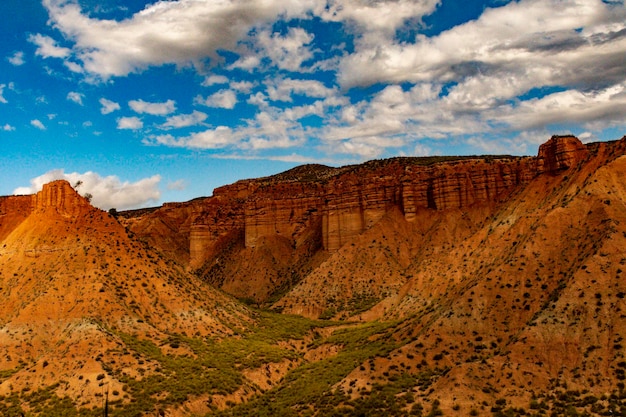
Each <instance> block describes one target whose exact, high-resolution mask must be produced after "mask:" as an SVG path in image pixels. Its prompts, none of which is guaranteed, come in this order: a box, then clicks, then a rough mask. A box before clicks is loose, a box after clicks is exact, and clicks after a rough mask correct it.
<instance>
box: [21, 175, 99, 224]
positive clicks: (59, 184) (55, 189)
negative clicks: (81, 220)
mask: <svg viewBox="0 0 626 417" xmlns="http://www.w3.org/2000/svg"><path fill="white" fill-rule="evenodd" d="M33 207H34V208H35V210H55V211H56V212H58V213H59V214H61V215H64V216H77V215H79V214H81V213H84V212H86V211H88V210H91V209H92V206H91V204H89V201H88V200H87V199H86V198H85V197H82V196H81V195H80V194H78V193H77V192H76V190H75V189H73V188H72V186H71V185H70V184H69V183H68V182H67V181H64V180H59V181H53V182H51V183H48V184H45V185H44V186H43V188H42V190H41V191H40V192H38V193H37V194H35V195H34V197H33Z"/></svg>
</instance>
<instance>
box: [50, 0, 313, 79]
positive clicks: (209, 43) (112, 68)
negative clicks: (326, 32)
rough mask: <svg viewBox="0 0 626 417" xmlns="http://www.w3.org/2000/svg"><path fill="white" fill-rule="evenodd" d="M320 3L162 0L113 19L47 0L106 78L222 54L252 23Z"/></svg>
mask: <svg viewBox="0 0 626 417" xmlns="http://www.w3.org/2000/svg"><path fill="white" fill-rule="evenodd" d="M315 3H316V1H315V0H294V1H288V2H285V1H283V0H268V1H263V2H249V1H245V0H232V1H228V2H204V1H195V0H179V1H168V2H165V1H163V2H156V3H153V4H150V5H147V6H146V8H145V9H144V10H142V11H140V12H138V13H136V14H134V15H133V16H132V17H130V18H129V19H126V20H123V21H114V20H99V19H96V18H91V17H89V16H88V15H87V14H86V13H84V12H83V11H82V10H81V8H80V6H79V5H78V4H77V2H74V1H67V0H43V5H44V6H45V7H46V9H47V10H48V14H49V16H50V20H51V21H52V22H53V24H54V26H55V27H56V28H57V29H58V30H60V31H61V32H62V33H63V34H64V35H65V36H66V37H67V38H69V39H71V40H72V41H73V53H74V55H75V56H76V57H77V59H78V60H80V61H81V62H82V65H83V67H84V69H85V71H87V72H88V73H91V74H95V75H97V76H99V77H101V78H103V79H108V78H110V77H111V76H122V75H127V74H129V73H131V72H137V71H141V70H143V69H145V68H147V67H149V66H153V65H163V64H167V63H174V64H179V65H187V64H195V65H199V64H200V62H201V61H203V60H204V59H205V58H206V57H209V58H214V59H217V58H218V54H217V51H219V50H233V49H234V48H235V47H236V46H237V43H238V42H239V41H240V40H241V39H243V38H244V37H245V36H246V35H247V34H248V33H249V32H250V30H251V29H252V28H253V27H255V26H258V25H263V24H266V23H269V22H271V21H273V20H274V19H276V18H277V17H278V16H281V17H284V18H291V17H297V16H303V15H304V13H305V12H306V11H308V10H311V9H312V7H313V5H314V4H315ZM207 28H211V30H207ZM39 36H41V35H39ZM65 53H66V54H65V55H64V56H67V55H68V54H69V51H66V52H65Z"/></svg>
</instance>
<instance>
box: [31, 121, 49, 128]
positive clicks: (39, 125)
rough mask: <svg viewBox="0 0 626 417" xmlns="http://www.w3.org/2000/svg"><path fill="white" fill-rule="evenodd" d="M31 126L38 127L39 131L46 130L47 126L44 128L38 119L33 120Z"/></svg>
mask: <svg viewBox="0 0 626 417" xmlns="http://www.w3.org/2000/svg"><path fill="white" fill-rule="evenodd" d="M30 124H31V126H33V127H36V128H37V129H39V130H46V126H44V124H43V123H41V121H40V120H38V119H34V120H31V121H30Z"/></svg>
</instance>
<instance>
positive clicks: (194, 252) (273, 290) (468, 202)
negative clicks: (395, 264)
mask: <svg viewBox="0 0 626 417" xmlns="http://www.w3.org/2000/svg"><path fill="white" fill-rule="evenodd" d="M586 153H587V150H586V147H585V145H583V144H582V143H581V142H580V141H579V140H578V139H577V138H575V137H573V136H555V137H553V138H551V139H550V141H549V142H547V143H546V144H544V145H543V146H542V147H541V149H540V151H539V155H538V156H537V157H534V158H533V157H510V156H505V157H491V156H485V157H467V158H460V157H441V158H436V157H430V158H393V159H389V160H382V161H371V162H369V163H366V164H362V165H356V166H347V167H341V168H330V167H326V166H323V165H305V166H302V167H297V168H294V169H292V170H290V171H287V172H285V173H282V174H278V175H275V176H272V177H266V178H261V179H252V180H242V181H239V182H237V183H235V184H232V185H227V186H223V187H220V188H217V189H216V190H215V191H214V193H213V196H212V197H209V198H204V199H198V200H194V201H193V202H190V203H186V204H185V203H183V204H182V205H181V206H178V208H177V209H176V210H172V209H171V207H170V206H164V207H162V208H160V209H157V210H156V211H153V212H151V213H150V214H148V215H146V216H142V217H141V218H140V219H139V220H137V219H134V218H132V217H130V216H129V219H128V221H127V224H128V226H129V227H130V228H131V230H133V232H134V233H136V234H137V235H139V236H140V237H142V238H144V239H146V240H148V241H150V242H152V244H154V246H156V247H160V248H172V247H175V248H177V249H176V250H177V252H178V255H177V256H176V259H177V260H179V261H183V262H184V263H185V264H187V265H189V268H190V269H192V270H198V271H199V273H200V274H201V276H204V277H205V279H207V280H208V281H209V282H211V283H212V284H214V285H217V286H218V287H221V288H222V289H224V290H226V291H227V292H229V293H231V294H233V295H235V296H238V297H244V298H249V299H252V300H255V301H256V302H267V301H268V300H270V299H271V298H272V297H274V298H275V296H276V294H277V293H280V292H282V291H284V289H285V287H286V286H287V287H288V286H290V285H291V284H290V283H293V282H295V281H298V280H299V279H300V278H299V276H296V275H301V274H294V273H292V272H291V271H294V270H296V269H299V270H302V269H304V270H309V269H310V267H309V266H307V265H308V264H310V263H311V262H312V263H313V264H316V263H318V262H320V261H321V260H322V258H324V257H326V256H328V254H331V253H333V252H336V251H338V250H339V249H340V248H341V247H342V246H344V245H345V244H346V243H347V242H350V241H352V240H353V239H354V238H355V237H357V236H359V235H360V234H362V233H363V232H364V231H366V230H368V229H369V228H371V227H372V226H373V225H375V224H377V223H378V222H379V221H380V220H381V219H382V218H383V217H384V216H385V214H386V213H389V212H390V211H391V210H392V209H398V210H399V211H400V212H401V213H402V215H403V216H404V218H405V219H406V220H407V221H409V222H414V221H416V219H417V218H418V217H419V216H421V215H423V213H424V212H426V211H431V210H435V211H446V210H452V209H464V208H469V207H476V206H492V205H494V204H497V203H498V202H500V201H503V200H505V199H506V198H507V197H508V196H509V195H510V193H512V192H515V191H516V190H518V189H520V187H522V186H523V185H525V184H527V183H529V182H530V181H531V180H532V179H533V178H535V177H536V176H537V175H540V174H542V173H544V172H548V173H555V172H558V171H559V170H562V169H565V168H566V167H568V166H570V165H573V164H575V163H576V161H580V160H581V159H583V158H584V157H585V155H586ZM182 207H185V208H184V209H183V208H182ZM173 212H177V213H179V214H181V213H183V212H184V213H185V217H184V219H181V220H180V221H178V222H171V223H170V226H169V227H168V228H167V232H168V233H167V236H169V238H168V239H170V240H172V239H174V240H176V241H178V242H179V244H178V245H171V244H164V242H162V240H163V237H162V236H161V234H160V233H158V232H157V233H155V232H154V231H153V227H152V226H151V225H154V224H155V223H159V222H165V221H167V219H169V217H170V216H171V214H170V213H173ZM268 240H271V241H272V242H275V241H280V242H282V243H281V245H282V246H283V247H284V248H285V250H281V251H280V253H274V255H271V256H270V257H271V258H274V260H272V261H267V259H266V260H263V259H256V261H255V263H256V264H258V265H259V266H260V269H262V271H258V270H257V271H255V273H254V277H253V276H252V274H249V273H248V272H246V271H242V270H241V269H237V270H233V269H232V268H224V266H223V263H222V264H220V261H219V258H220V257H223V256H224V254H225V253H231V255H232V256H234V254H233V250H235V249H234V248H236V250H237V251H239V252H238V253H239V255H238V256H240V255H241V253H242V252H241V251H243V252H246V253H248V254H250V255H251V256H252V257H253V258H254V257H255V256H256V257H257V258H258V255H256V254H258V252H260V251H263V247H264V246H267V245H265V244H264V242H267V241H268ZM170 243H171V242H170ZM269 247H274V248H275V247H276V245H274V244H271V245H269ZM289 247H291V250H288V249H287V248H289ZM226 248H229V251H230V252H229V251H226V252H224V250H225V249H226ZM165 250H168V251H171V249H165ZM320 250H321V252H320ZM240 252H241V253H240ZM318 252H319V253H318ZM312 253H318V255H317V257H316V258H315V259H314V260H311V259H312V255H311V254H312ZM266 258H267V257H266ZM278 258H280V259H278ZM266 261H267V262H269V263H270V264H273V265H274V266H273V267H272V266H271V265H269V264H268V265H266V264H265V262H266ZM261 265H262V266H261ZM296 266H297V268H296ZM234 276H237V278H233V277H234ZM235 281H236V282H235ZM241 283H250V285H242V284H241ZM272 294H274V296H272Z"/></svg>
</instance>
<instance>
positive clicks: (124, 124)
mask: <svg viewBox="0 0 626 417" xmlns="http://www.w3.org/2000/svg"><path fill="white" fill-rule="evenodd" d="M142 127H143V121H142V120H141V119H140V118H139V117H134V116H133V117H120V118H119V119H117V128H118V129H128V130H138V129H141V128H142Z"/></svg>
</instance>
